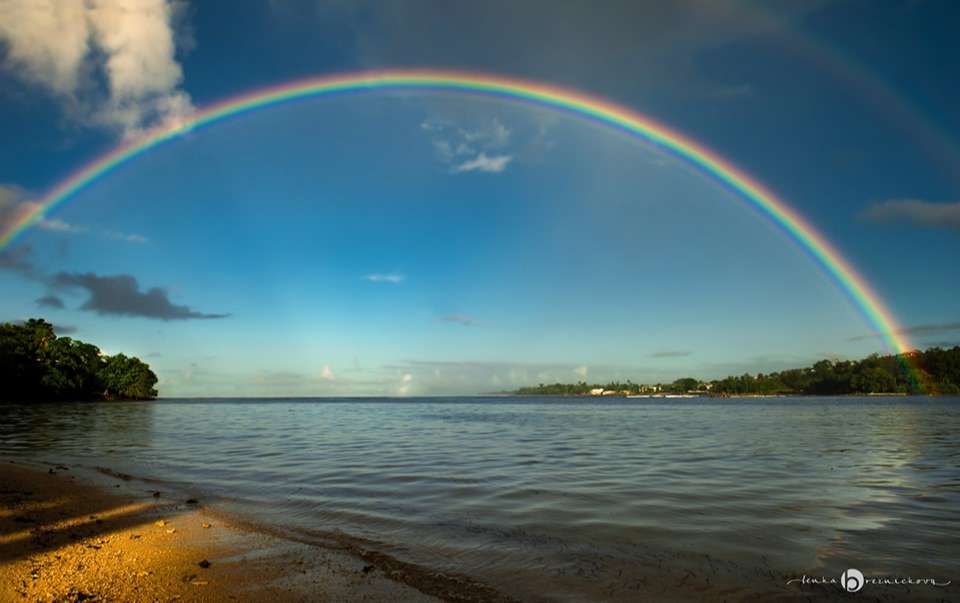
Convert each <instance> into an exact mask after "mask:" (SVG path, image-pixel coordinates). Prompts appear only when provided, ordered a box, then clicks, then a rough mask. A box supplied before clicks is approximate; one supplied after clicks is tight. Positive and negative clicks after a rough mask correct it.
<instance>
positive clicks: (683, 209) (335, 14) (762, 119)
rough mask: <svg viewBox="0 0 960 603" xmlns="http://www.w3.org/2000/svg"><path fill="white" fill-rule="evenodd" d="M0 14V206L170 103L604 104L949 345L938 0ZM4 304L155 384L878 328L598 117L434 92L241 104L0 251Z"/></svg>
mask: <svg viewBox="0 0 960 603" xmlns="http://www.w3.org/2000/svg"><path fill="white" fill-rule="evenodd" d="M117 6H118V4H117V3H116V2H113V1H112V0H103V1H102V2H99V3H93V4H90V3H84V2H79V1H78V2H69V1H65V2H63V3H56V4H54V8H50V9H42V8H37V5H35V4H33V3H31V2H29V1H27V0H23V1H22V2H21V1H19V0H18V1H14V2H10V3H7V4H5V5H4V7H3V9H2V11H0V61H2V63H0V64H2V67H0V128H2V131H3V132H4V134H5V136H4V137H3V139H2V141H0V220H4V219H7V220H9V219H11V216H12V215H14V214H15V213H16V211H18V210H21V209H22V208H24V207H29V205H27V204H29V203H31V202H32V201H33V200H34V199H36V198H38V197H39V196H40V195H42V194H43V192H44V191H46V190H48V189H49V188H50V187H52V186H54V185H55V184H56V183H57V182H58V181H59V180H60V179H62V178H63V177H65V176H66V175H68V174H70V173H71V172H73V171H74V170H76V169H78V168H79V167H80V166H82V165H83V164H84V163H85V162H86V161H89V160H91V159H93V158H95V157H97V156H98V155H99V154H101V153H103V152H105V151H107V150H109V149H110V148H111V147H113V146H114V145H116V144H118V143H120V142H121V141H122V140H124V138H129V137H134V136H136V135H138V133H139V132H142V131H143V130H144V129H145V128H148V127H150V126H152V125H156V124H157V123H162V122H164V121H165V120H173V119H178V118H180V117H182V116H185V115H188V114H189V112H190V111H192V110H194V109H195V108H200V107H203V106H205V105H207V104H209V103H212V102H215V101H218V100H221V99H223V98H227V97H230V96H232V95H236V94H239V93H243V92H245V91H248V90H251V89H255V88H259V87H263V86H267V85H271V84H277V83H281V82H285V81H289V80H293V79H296V78H302V77H308V76H316V75H320V74H325V73H332V72H343V71H351V70H358V69H373V68H386V67H436V68H455V69H463V70H478V71H485V72H492V73H497V74H502V75H513V76H520V77H525V78H531V79H536V80H541V81H545V82H549V83H553V84H557V85H563V86H566V87H570V88H574V89H578V90H582V91H585V92H589V93H591V94H594V95H600V96H604V97H606V98H609V99H611V100H614V101H616V102H618V103H621V104H623V105H626V106H629V107H631V108H633V109H636V110H638V111H641V112H643V113H646V114H648V115H650V116H652V117H654V118H655V119H657V120H658V121H661V122H663V123H666V124H668V125H670V126H671V127H674V128H676V129H678V130H680V131H682V132H684V133H686V134H687V135H688V136H690V137H692V138H694V139H696V140H698V141H700V142H701V143H702V144H704V145H706V146H707V147H709V148H712V149H714V150H715V151H717V152H718V153H719V154H721V155H722V156H724V157H726V158H727V159H729V160H730V161H732V162H734V163H736V164H737V165H739V166H740V167H742V168H743V169H744V170H745V171H746V172H748V173H750V174H751V175H753V176H754V177H755V178H757V179H759V180H760V181H762V182H764V183H766V184H767V185H769V186H770V187H771V188H773V189H774V190H776V191H778V192H779V193H780V194H781V196H782V197H783V198H785V199H787V200H788V201H789V202H790V203H791V204H792V206H793V207H795V208H796V209H797V210H798V211H799V212H800V213H801V214H803V215H804V216H805V217H806V218H807V219H808V220H809V221H810V222H812V223H813V224H814V225H815V226H816V227H817V228H818V229H819V230H821V231H822V232H823V233H824V234H825V236H826V237H827V238H828V239H829V240H830V241H831V242H833V243H834V245H835V246H836V247H837V248H839V249H840V250H841V251H842V253H843V254H844V255H845V256H846V257H847V258H848V259H849V260H850V261H851V262H852V263H853V265H854V266H855V267H856V268H857V269H858V270H859V271H860V272H862V273H863V274H864V275H865V277H866V279H867V280H868V281H869V282H870V283H871V284H872V285H873V287H874V288H875V289H876V290H877V291H878V293H879V294H880V296H881V297H882V298H883V299H884V300H885V302H886V303H887V304H888V305H889V307H890V308H891V309H892V310H893V312H894V313H895V315H896V316H897V317H898V318H899V320H900V323H901V324H902V325H903V326H904V327H905V328H907V329H912V330H913V334H914V337H913V339H914V343H915V344H916V345H917V346H918V347H928V346H932V345H953V344H955V343H957V342H960V312H958V310H960V308H958V307H957V303H956V300H957V299H958V298H960V284H958V282H960V279H957V276H958V273H957V268H956V265H955V264H956V260H955V258H956V257H958V252H960V176H958V174H960V162H958V161H960V150H958V145H957V142H956V141H957V135H958V131H960V115H958V114H957V112H956V111H955V106H956V103H957V101H958V99H960V84H958V82H957V81H956V78H955V77H953V75H954V74H953V66H954V65H955V64H956V61H957V59H958V58H960V57H958V56H956V55H957V50H956V48H955V45H953V42H952V40H953V36H954V32H953V31H952V30H951V29H950V27H949V24H950V23H955V22H956V17H957V16H958V15H956V14H954V13H955V12H956V9H955V8H954V7H953V5H952V4H951V3H949V2H920V3H917V2H888V3H882V4H877V3H872V2H859V1H852V0H851V1H845V2H808V3H803V4H802V7H801V6H800V5H798V4H797V3H776V2H775V3H769V2H767V3H762V5H761V4H754V3H750V2H700V1H694V0H690V1H686V2H678V3H671V5H669V7H665V6H664V5H662V3H635V2H624V3H616V2H611V3H604V4H603V5H600V6H599V7H598V6H593V5H591V6H586V5H584V6H582V7H577V6H574V5H564V6H563V7H560V8H558V7H557V5H556V3H548V2H540V1H528V2H521V3H506V2H503V3H500V2H490V3H479V4H477V5H467V4H454V5H450V4H448V3H434V2H408V3H397V4H395V5H391V6H383V5H381V3H373V2H370V3H367V2H351V3H343V2H336V1H330V2H324V1H310V2H306V1H304V2H290V3H279V2H276V3H274V2H264V3H245V5H244V10H243V11H237V10H235V5H233V4H232V3H225V2H224V3H221V2H203V3H199V2H196V3H190V2H182V1H181V2H168V1H164V0H151V1H150V2H145V3H144V4H143V7H142V9H141V10H139V11H122V10H119V9H118V8H117ZM0 287H2V289H3V291H4V295H3V296H2V298H0V319H3V320H19V319H23V318H26V317H31V316H44V317H46V318H48V319H49V320H50V321H51V322H53V323H55V324H56V325H58V326H59V327H60V328H61V331H62V332H63V333H64V334H68V333H69V334H70V335H71V336H76V337H78V338H81V339H84V340H87V341H91V342H94V343H96V344H98V345H100V347H101V348H103V349H104V350H106V351H108V352H118V351H124V352H127V353H133V354H136V355H139V356H141V357H143V358H144V359H146V360H147V361H148V362H149V363H150V364H151V366H152V367H153V368H154V369H155V370H156V372H157V373H158V375H159V376H160V378H161V383H160V389H161V394H162V395H164V396H195V395H224V396H230V395H248V396H253V395H417V394H456V393H478V392H489V391H500V390H504V389H509V388H513V387H516V386H518V385H524V384H529V383H537V382H540V381H558V380H559V381H573V380H577V379H580V378H586V379H587V380H590V381H594V380H597V381H603V380H607V379H612V378H620V379H627V378H630V379H633V380H634V381H646V382H659V381H668V380H672V379H674V378H677V377H680V376H685V375H697V376H702V377H718V376H722V375H726V374H729V373H742V372H745V371H750V372H755V371H769V370H775V369H779V368H785V367H790V366H799V365H805V364H808V363H811V362H814V361H816V360H818V359H821V358H825V357H841V358H853V357H859V356H862V355H865V354H868V353H871V352H875V351H876V352H883V351H884V349H883V347H882V343H881V341H880V340H879V339H878V338H876V337H871V336H870V333H871V331H870V327H869V326H868V325H867V324H866V323H865V321H864V320H863V318H862V317H861V316H860V315H859V313H858V312H857V310H856V309H855V308H853V307H851V305H850V303H849V301H848V300H847V299H846V298H845V297H844V296H843V294H842V293H841V292H840V291H838V290H837V289H836V287H835V286H834V285H833V284H832V283H831V281H830V280H829V279H828V278H827V277H826V276H825V275H824V274H823V273H822V271H821V270H820V269H819V268H818V267H817V265H815V264H814V263H813V261H812V260H811V259H810V258H809V257H808V256H807V255H805V254H804V253H803V251H802V250H800V249H799V248H798V247H797V246H796V245H795V244H794V243H792V242H791V241H789V240H788V239H786V238H785V237H784V235H783V234H782V233H781V232H780V231H778V230H777V229H776V228H774V227H773V226H772V225H770V224H769V222H767V221H766V220H765V219H764V218H762V217H760V216H759V215H757V214H756V213H755V212H753V211H752V210H749V209H748V208H747V207H746V206H745V204H744V203H743V202H742V201H741V200H739V199H737V198H735V197H734V196H732V195H731V194H730V193H728V192H726V191H724V190H722V189H721V188H720V187H718V186H717V185H716V184H714V183H712V182H710V181H707V180H705V179H704V178H703V177H701V176H699V175H698V174H697V173H696V172H694V171H693V170H691V169H690V168H689V167H688V166H686V165H683V164H682V163H680V162H678V161H677V160H676V159H674V158H672V157H668V156H665V155H663V154H661V153H659V152H657V151H654V150H652V149H650V148H648V147H646V146H644V145H643V144H641V143H639V142H637V141H635V140H632V139H629V138H627V137H625V136H623V135H621V134H617V133H614V132H611V131H609V130H607V129H604V128H602V127H598V126H597V125H595V124H591V123H587V122H585V121H583V120H579V119H576V118H572V117H570V116H567V115H561V114H558V113H554V112H550V111H547V110H545V109H542V108H534V107H530V106H525V105H519V104H516V103H509V102H505V101H498V100H491V99H485V98H472V97H467V96H463V95H453V94H442V93H417V94H396V93H383V92H381V93H373V94H364V95H353V96H348V97H339V98H326V99H314V100H310V101H307V102H302V103H299V104H296V105H289V106H283V107H277V108H272V109H269V110H264V111H259V112H256V113H253V114H250V115H246V116H242V117H239V118H237V119H233V120H230V121H227V122H224V123H221V124H218V125H216V126H214V127H211V128H208V129H204V130H201V131H198V132H195V133H192V134H190V135H189V136H186V137H184V138H182V139H180V140H177V141H175V142H173V143H171V144H168V145H165V146H163V147H160V148H158V149H156V150H154V151H152V152H150V153H148V154H147V155H145V156H144V157H142V158H140V159H137V160H136V161H133V162H131V163H129V164H127V165H126V166H124V167H123V168H122V169H120V170H118V171H116V172H114V173H112V174H111V175H110V176H109V177H107V178H104V179H102V180H101V181H99V182H98V183H97V184H96V185H95V186H93V187H91V188H89V189H87V190H86V191H84V192H82V193H81V194H79V195H78V196H77V197H76V198H75V199H73V200H71V201H70V202H68V203H67V204H65V205H64V206H63V207H62V208H61V209H59V210H58V211H57V212H56V213H54V214H53V215H51V216H48V218H47V220H46V221H45V222H42V223H41V224H39V225H38V226H37V227H34V228H33V229H32V230H31V231H29V232H28V233H26V235H25V236H23V237H21V238H20V239H18V240H17V242H16V243H15V244H14V245H13V246H11V247H10V248H8V249H5V250H3V251H2V252H0Z"/></svg>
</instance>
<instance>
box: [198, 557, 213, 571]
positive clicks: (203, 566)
mask: <svg viewBox="0 0 960 603" xmlns="http://www.w3.org/2000/svg"><path fill="white" fill-rule="evenodd" d="M197 565H199V566H200V567H202V568H203V569H207V568H208V567H210V562H209V561H207V560H206V559H204V560H202V561H200V562H199V563H197Z"/></svg>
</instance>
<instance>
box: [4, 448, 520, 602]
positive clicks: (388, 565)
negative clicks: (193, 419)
mask: <svg viewBox="0 0 960 603" xmlns="http://www.w3.org/2000/svg"><path fill="white" fill-rule="evenodd" d="M124 477H125V476H114V477H113V478H112V479H113V480H114V481H116V482H117V483H115V484H113V485H112V488H111V484H109V483H96V484H94V483H91V481H90V479H89V478H83V477H78V475H77V471H76V470H71V469H70V468H67V467H63V466H52V467H49V468H47V469H46V470H44V469H43V468H41V467H39V466H37V465H28V464H24V463H19V462H11V461H5V462H2V463H0V601H19V600H25V601H171V600H177V601H264V600H273V601H344V600H356V601H436V600H438V598H439V599H444V600H457V601H489V600H506V598H505V597H501V596H499V594H498V593H496V591H493V590H491V589H487V588H485V587H483V586H482V585H478V584H470V583H468V582H463V581H462V580H460V579H459V578H458V577H455V576H447V575H442V576H438V575H430V574H429V573H427V572H417V571H416V570H415V568H408V567H405V564H402V563H400V562H397V561H395V560H392V559H391V558H389V557H383V556H379V557H378V556H377V555H375V554H369V553H363V552H356V551H349V550H335V549H329V548H324V547H317V546H311V545H308V544H303V543H298V542H292V541H289V540H286V539H281V538H277V537H274V536H271V535H269V534H264V533H259V532H256V531H250V530H247V529H244V528H243V527H242V526H240V525H239V524H238V523H232V522H231V521H229V520H226V519H224V518H223V517H222V516H220V515H218V514H217V513H216V512H215V511H214V510H213V509H208V508H205V507H204V506H203V501H193V500H191V499H185V498H183V497H177V496H176V494H174V493H164V492H156V493H155V492H150V491H147V490H145V489H143V488H139V489H137V488H133V487H128V486H127V485H126V484H123V483H121V482H123V481H124ZM112 490H115V491H112ZM188 501H189V502H188ZM428 593H430V594H428ZM431 595H433V596H431Z"/></svg>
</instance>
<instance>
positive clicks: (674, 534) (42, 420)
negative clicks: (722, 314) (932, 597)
mask: <svg viewBox="0 0 960 603" xmlns="http://www.w3.org/2000/svg"><path fill="white" fill-rule="evenodd" d="M3 412H4V414H5V416H6V418H7V420H6V421H4V422H3V424H2V425H0V453H3V454H19V455H28V456H39V455H48V456H49V457H51V460H54V461H79V462H83V463H86V464H90V465H106V466H110V467H112V468H114V469H116V470H118V471H123V472H125V473H131V474H134V475H146V476H151V477H156V478H161V479H166V480H173V481H182V482H187V483H189V484H191V487H193V488H195V489H198V488H201V489H204V490H205V491H206V492H207V493H208V494H209V495H210V496H219V497H222V498H223V499H226V500H229V501H230V503H229V504H230V507H231V508H234V509H239V510H241V511H243V512H246V513H248V514H250V515H251V516H254V517H256V518H258V519H259V520H260V521H261V522H264V523H267V524H270V525H271V526H273V527H275V528H278V529H284V530H289V531H292V532H296V534H297V535H298V537H300V538H304V537H310V536H311V535H313V536H315V537H316V538H317V539H318V540H319V539H323V538H325V537H326V536H327V535H328V534H329V533H330V532H331V531H334V530H342V531H344V532H346V533H348V534H352V535H354V536H357V537H362V538H367V539H370V540H371V541H375V542H378V543H380V545H379V546H381V547H382V548H383V550H385V551H388V552H390V553H391V554H395V555H398V556H401V557H403V558H404V559H405V560H408V561H411V562H416V563H422V564H425V565H429V566H431V567H435V568H439V569H448V570H452V571H465V572H467V573H471V574H473V575H475V576H479V577H481V578H484V579H486V580H488V581H490V582H491V583H495V584H498V585H500V586H502V587H503V588H505V589H507V590H508V591H509V592H511V593H513V594H516V595H518V596H521V597H524V598H535V596H541V595H550V596H553V595H555V596H557V597H560V596H562V595H564V594H566V595H567V596H573V598H578V597H579V598H607V599H610V598H613V599H616V598H624V599H630V598H635V597H637V596H638V595H640V594H646V595H650V596H652V595H654V594H655V591H646V590H644V589H645V588H654V586H655V585H657V584H661V585H662V584H663V583H664V581H665V580H667V581H669V583H670V584H680V585H682V588H692V589H694V592H696V593H700V594H703V593H710V592H713V593H714V594H719V593H720V592H723V593H727V592H731V593H736V592H739V591H737V590H736V589H737V588H742V587H743V585H744V584H754V585H756V584H759V586H756V588H758V589H759V590H750V591H749V592H750V593H751V595H752V596H761V594H764V593H766V594H770V593H777V592H780V591H779V590H777V589H779V588H781V587H782V584H783V582H784V580H782V578H783V577H784V576H794V575H799V574H801V573H804V572H806V573H809V574H817V575H819V574H823V573H827V574H831V575H832V574H837V575H839V572H841V571H842V570H843V569H846V568H847V567H857V568H859V569H861V570H862V571H864V572H876V573H896V574H905V573H911V572H914V573H917V574H920V575H941V576H945V577H948V578H949V577H950V574H951V572H952V571H953V570H954V569H955V568H956V567H958V566H960V545H958V544H957V543H958V542H960V541H958V540H957V538H956V537H955V536H956V534H957V532H958V527H960V468H958V463H957V460H958V456H960V441H958V440H957V438H956V437H955V434H956V433H958V432H960V404H958V400H957V399H946V398H941V399H922V400H920V399H918V400H911V399H897V400H876V399H855V398H842V399H830V398H822V399H802V400H799V399H798V400H789V399H787V400H740V401H738V400H724V401H697V400H693V401H683V402H671V403H666V404H665V403H658V402H651V401H645V402H640V403H633V402H632V401H630V402H627V401H609V400H606V401H599V402H597V401H592V400H590V401H585V400H569V399H557V400H537V401H531V400H528V399H502V398H499V399H491V400H478V399H464V400H449V401H436V400H422V401H407V402H396V401H366V402H357V401H322V402H320V401H316V402H310V401H291V400H278V401H240V400H236V401H219V402H207V403H197V402H187V401H184V402H175V401H174V402H169V401H168V402H160V403H153V404H137V403H134V404H78V405H40V406H35V407H5V408H4V409H3ZM691 575H693V576H695V577H694V578H691V577H690V576H691ZM760 576H762V581H761V582H760V583H757V580H759V579H760V578H758V577H760ZM708 579H709V580H708ZM678 588H679V587H678ZM723 588H731V589H733V590H730V591H726V590H723ZM765 588H769V589H772V590H770V591H765V590H763V589H765ZM571 593H572V595H571Z"/></svg>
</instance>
